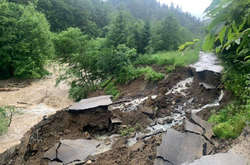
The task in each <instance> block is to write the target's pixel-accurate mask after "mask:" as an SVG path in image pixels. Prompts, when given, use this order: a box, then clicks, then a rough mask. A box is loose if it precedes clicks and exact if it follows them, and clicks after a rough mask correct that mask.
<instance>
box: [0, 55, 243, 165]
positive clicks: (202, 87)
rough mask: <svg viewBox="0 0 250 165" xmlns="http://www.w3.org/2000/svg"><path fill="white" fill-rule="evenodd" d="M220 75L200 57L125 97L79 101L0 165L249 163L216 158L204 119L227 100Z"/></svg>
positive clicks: (212, 62) (212, 60) (213, 61)
mask: <svg viewBox="0 0 250 165" xmlns="http://www.w3.org/2000/svg"><path fill="white" fill-rule="evenodd" d="M222 70H223V68H222V67H221V66H220V65H219V62H218V60H217V58H216V57H215V56H214V55H213V54H207V53H203V52H201V53H200V60H199V61H198V62H197V63H196V64H194V65H191V66H190V67H186V68H177V69H176V70H175V71H174V72H173V73H171V74H170V75H168V76H167V77H166V78H165V79H164V80H162V81H161V82H159V83H158V84H153V85H152V84H148V85H145V87H144V88H143V89H142V88H140V90H138V91H134V95H133V94H131V95H130V96H129V99H128V98H127V97H126V96H124V97H123V98H121V101H118V102H112V100H111V96H98V97H92V98H89V99H83V100H81V101H80V102H78V103H75V104H74V105H72V106H71V107H69V108H66V109H64V110H62V111H58V112H57V113H56V114H53V115H51V116H48V117H45V118H44V119H43V120H42V121H41V122H40V123H38V124H37V125H35V126H34V127H33V128H32V129H31V130H30V131H28V132H27V133H26V134H25V136H24V137H23V138H22V141H21V143H20V144H19V145H17V146H15V147H12V148H10V149H9V150H7V151H6V152H4V153H3V154H1V155H0V164H3V165H26V164H27V165H36V164H41V165H84V164H92V165H111V164H112V165H138V164H143V165H144V164H145V165H151V164H155V165H196V164H197V165H198V164H199V165H208V164H215V165H216V163H217V164H218V165H219V164H220V165H221V162H223V164H229V165H231V164H235V162H238V163H237V164H239V163H240V164H239V165H247V162H246V160H245V158H244V157H242V156H239V155H237V154H234V153H231V152H227V153H223V154H222V153H217V152H216V148H217V147H218V145H219V144H218V142H217V141H216V140H215V139H214V138H213V136H214V135H213V131H212V126H211V125H210V124H209V123H208V122H206V121H205V120H203V118H202V117H203V116H205V115H206V113H209V110H210V109H211V108H216V107H219V106H220V105H221V104H223V103H226V102H227V91H224V89H223V88H222V87H221V84H220V78H221V74H220V73H221V71H222Z"/></svg>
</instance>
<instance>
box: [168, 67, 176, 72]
mask: <svg viewBox="0 0 250 165" xmlns="http://www.w3.org/2000/svg"><path fill="white" fill-rule="evenodd" d="M175 68H176V66H175V65H169V66H166V72H167V73H171V72H173V71H174V70H175Z"/></svg>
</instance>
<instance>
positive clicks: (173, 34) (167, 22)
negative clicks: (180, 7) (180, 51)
mask: <svg viewBox="0 0 250 165" xmlns="http://www.w3.org/2000/svg"><path fill="white" fill-rule="evenodd" d="M156 25H157V26H156V27H155V29H154V31H153V36H152V41H151V43H152V48H153V49H154V51H162V50H176V49H177V48H178V46H179V45H180V44H181V42H182V41H181V32H180V25H179V23H178V22H177V20H176V18H175V17H174V16H171V15H168V16H167V17H166V18H165V19H164V20H163V21H162V22H160V23H158V24H156Z"/></svg>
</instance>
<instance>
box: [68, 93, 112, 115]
mask: <svg viewBox="0 0 250 165" xmlns="http://www.w3.org/2000/svg"><path fill="white" fill-rule="evenodd" d="M111 97H112V96H110V95H107V96H99V97H92V98H89V99H82V100H81V101H80V102H78V103H75V104H74V105H72V106H71V107H69V111H71V112H74V111H83V110H87V109H93V108H98V107H108V106H109V105H110V104H112V100H111Z"/></svg>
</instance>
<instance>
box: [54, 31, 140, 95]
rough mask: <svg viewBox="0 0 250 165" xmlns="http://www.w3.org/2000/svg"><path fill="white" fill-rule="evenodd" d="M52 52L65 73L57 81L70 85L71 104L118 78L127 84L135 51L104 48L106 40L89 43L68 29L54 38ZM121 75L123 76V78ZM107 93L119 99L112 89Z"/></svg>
mask: <svg viewBox="0 0 250 165" xmlns="http://www.w3.org/2000/svg"><path fill="white" fill-rule="evenodd" d="M54 43H55V49H56V54H57V57H58V59H59V60H60V62H61V63H66V64H67V65H66V67H65V68H66V69H65V72H64V73H62V74H61V76H60V77H59V79H58V83H59V82H60V81H64V80H67V81H69V83H70V84H71V89H70V96H71V97H72V98H73V99H74V100H80V99H81V98H85V97H87V94H88V92H90V91H92V90H95V89H96V88H97V87H98V86H99V85H100V84H101V83H102V82H103V81H105V80H109V79H112V78H116V77H120V79H119V80H120V81H121V82H122V81H124V82H125V81H128V80H125V79H130V78H128V77H123V76H129V74H127V73H124V72H126V71H127V70H126V67H127V66H130V64H131V62H130V61H131V60H132V59H134V58H135V57H136V50H135V49H130V48H128V47H126V46H125V45H118V47H117V48H106V45H105V43H106V42H105V39H101V38H97V39H89V38H88V36H86V35H83V34H82V33H81V31H80V30H79V29H77V28H69V29H67V30H66V31H63V32H61V33H59V34H56V35H55V37H54ZM122 73H124V74H122ZM111 86H112V85H111V84H110V86H109V87H110V88H109V89H106V92H107V93H110V94H112V95H114V96H115V97H117V96H118V93H119V91H118V90H116V89H115V88H111Z"/></svg>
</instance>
